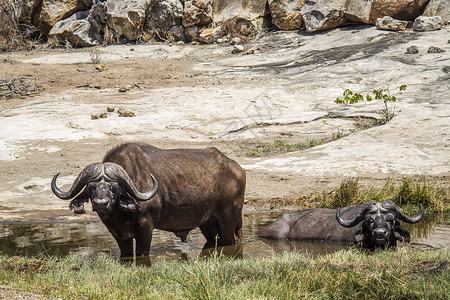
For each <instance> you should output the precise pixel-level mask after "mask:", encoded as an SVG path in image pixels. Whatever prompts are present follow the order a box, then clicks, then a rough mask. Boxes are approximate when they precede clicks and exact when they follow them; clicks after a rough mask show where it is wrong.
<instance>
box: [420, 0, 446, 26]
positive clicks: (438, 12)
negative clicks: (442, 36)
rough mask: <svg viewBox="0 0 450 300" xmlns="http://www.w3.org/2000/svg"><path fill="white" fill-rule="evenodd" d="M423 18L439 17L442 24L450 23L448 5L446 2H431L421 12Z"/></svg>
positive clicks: (433, 0)
mask: <svg viewBox="0 0 450 300" xmlns="http://www.w3.org/2000/svg"><path fill="white" fill-rule="evenodd" d="M422 15H424V16H427V17H432V16H440V17H441V18H442V22H443V23H444V24H448V23H450V4H449V2H448V0H431V1H430V2H428V4H427V6H426V7H425V10H424V12H423V14H422Z"/></svg>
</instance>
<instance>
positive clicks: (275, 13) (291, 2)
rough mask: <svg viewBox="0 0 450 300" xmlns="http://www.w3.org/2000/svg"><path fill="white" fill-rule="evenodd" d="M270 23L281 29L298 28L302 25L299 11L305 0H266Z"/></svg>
mask: <svg viewBox="0 0 450 300" xmlns="http://www.w3.org/2000/svg"><path fill="white" fill-rule="evenodd" d="M268 5H269V9H270V15H271V17H272V24H273V25H275V26H276V27H277V28H279V29H281V30H293V29H299V28H300V26H301V25H302V15H301V14H300V11H301V9H302V7H303V6H304V5H305V0H268Z"/></svg>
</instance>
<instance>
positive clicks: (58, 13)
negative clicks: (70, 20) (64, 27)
mask: <svg viewBox="0 0 450 300" xmlns="http://www.w3.org/2000/svg"><path fill="white" fill-rule="evenodd" d="M108 2H109V1H108ZM91 6H92V0H43V1H42V8H41V12H40V15H39V27H40V29H41V31H42V33H44V34H47V33H48V32H49V31H50V29H52V27H53V26H54V25H55V24H56V23H57V22H58V21H60V20H63V19H65V18H67V17H69V16H71V15H73V14H74V13H75V12H77V11H83V10H88V9H89V8H90V7H91Z"/></svg>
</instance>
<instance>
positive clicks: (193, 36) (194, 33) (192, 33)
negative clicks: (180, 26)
mask: <svg viewBox="0 0 450 300" xmlns="http://www.w3.org/2000/svg"><path fill="white" fill-rule="evenodd" d="M199 34H200V33H199V32H198V27H197V25H193V26H189V27H184V37H185V38H186V41H187V42H194V41H197V40H198V36H199Z"/></svg>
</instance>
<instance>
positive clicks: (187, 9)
mask: <svg viewBox="0 0 450 300" xmlns="http://www.w3.org/2000/svg"><path fill="white" fill-rule="evenodd" d="M212 3H213V0H185V1H184V12H183V26H184V27H189V26H193V25H208V24H209V23H211V22H212V20H213V18H212Z"/></svg>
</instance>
